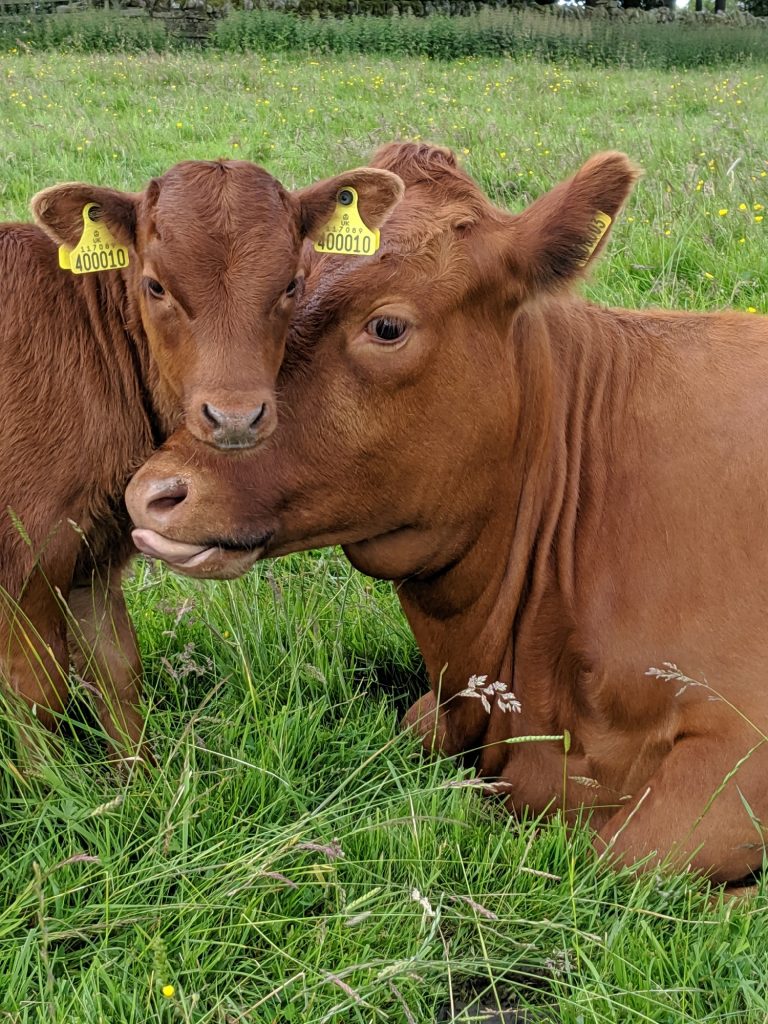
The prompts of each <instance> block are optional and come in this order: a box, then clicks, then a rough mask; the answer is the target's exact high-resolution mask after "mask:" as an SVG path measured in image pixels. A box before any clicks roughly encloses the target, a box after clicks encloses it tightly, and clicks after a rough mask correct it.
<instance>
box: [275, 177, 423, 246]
mask: <svg viewBox="0 0 768 1024" xmlns="http://www.w3.org/2000/svg"><path fill="white" fill-rule="evenodd" d="M343 188H353V189H354V190H355V191H356V192H357V208H358V210H359V212H360V216H361V217H362V218H363V221H364V222H365V224H366V225H367V227H369V228H371V229H374V228H380V227H381V225H382V224H383V223H384V221H385V220H386V219H387V217H389V215H390V213H391V212H392V210H393V209H394V208H395V207H396V206H397V204H398V203H399V202H400V200H401V199H402V198H403V193H404V192H405V185H403V182H402V180H401V179H400V178H399V177H398V176H397V175H396V174H392V173H391V171H384V170H377V169H375V168H373V167H358V168H357V170H354V171H347V172H346V173H344V174H339V175H337V176H336V177H335V178H328V179H327V180H326V181H320V182H318V183H317V184H316V185H309V186H308V187H307V188H302V189H299V190H298V191H297V192H294V193H293V195H294V197H295V199H296V200H297V201H298V203H299V209H300V211H301V212H300V216H301V229H302V233H303V234H304V235H305V236H308V237H309V238H311V239H313V240H314V239H316V238H318V237H319V236H320V235H321V234H322V231H323V228H324V227H325V225H326V224H327V223H328V221H329V220H330V219H331V215H332V214H333V211H334V210H335V209H336V202H337V197H338V194H339V192H340V191H341V189H343Z"/></svg>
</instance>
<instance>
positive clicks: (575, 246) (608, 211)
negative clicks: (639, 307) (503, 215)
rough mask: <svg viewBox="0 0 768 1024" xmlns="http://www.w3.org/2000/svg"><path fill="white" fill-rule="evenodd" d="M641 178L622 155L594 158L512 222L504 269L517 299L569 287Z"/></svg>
mask: <svg viewBox="0 0 768 1024" xmlns="http://www.w3.org/2000/svg"><path fill="white" fill-rule="evenodd" d="M639 175H640V172H639V170H638V168H637V167H635V165H634V164H633V163H632V162H631V161H630V160H629V158H628V157H626V156H625V155H624V154H623V153H610V152H609V153H598V154H597V155H596V156H593V157H592V158H591V159H590V160H588V161H587V162H586V163H585V164H584V166H583V167H582V168H581V170H580V171H579V172H578V173H577V174H575V175H574V176H573V177H572V178H569V179H568V181H563V182H561V183H560V184H559V185H556V186H555V188H553V189H552V191H551V192H547V193H546V194H545V195H543V196H541V198H539V199H537V200H536V202H534V203H533V204H532V205H531V206H529V207H528V209H527V210H524V211H523V212H522V213H521V214H518V215H517V216H516V217H513V218H512V222H511V231H510V230H509V226H508V227H507V229H506V232H505V233H506V237H507V243H506V245H505V249H506V254H507V259H506V263H507V267H508V269H509V271H510V272H511V273H512V275H513V279H514V280H515V281H519V282H520V284H521V286H522V289H523V291H524V293H525V295H524V296H521V297H526V296H527V295H530V294H531V293H536V292H539V291H553V290H555V289H557V288H559V287H561V286H563V285H567V284H568V283H569V282H571V281H573V280H574V279H575V278H576V277H578V276H579V275H581V274H582V273H583V272H584V271H585V269H586V268H587V266H589V265H590V264H591V263H593V262H594V260H595V259H596V258H597V256H598V255H599V253H600V252H601V250H602V248H603V246H604V245H605V243H606V241H607V240H608V235H609V234H610V227H611V224H612V222H613V220H614V218H615V217H616V215H617V214H618V213H619V211H620V210H621V208H622V206H623V205H624V203H625V201H626V199H627V197H628V196H629V194H630V192H631V191H632V187H633V185H634V183H635V181H637V178H638V177H639ZM609 218H610V219H609Z"/></svg>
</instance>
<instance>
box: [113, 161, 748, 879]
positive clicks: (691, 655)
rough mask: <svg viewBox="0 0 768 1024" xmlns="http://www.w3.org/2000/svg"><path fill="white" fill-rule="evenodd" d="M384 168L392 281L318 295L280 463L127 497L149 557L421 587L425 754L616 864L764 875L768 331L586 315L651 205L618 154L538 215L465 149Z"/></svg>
mask: <svg viewBox="0 0 768 1024" xmlns="http://www.w3.org/2000/svg"><path fill="white" fill-rule="evenodd" d="M374 162H375V164H377V165H378V166H382V167H387V168H389V169H391V170H395V171H397V173H398V174H399V175H400V176H401V177H402V178H403V179H404V181H405V182H406V196H405V199H404V200H403V202H402V203H401V204H400V205H399V206H398V208H397V209H396V211H395V212H394V214H393V216H392V218H391V219H390V220H389V221H388V222H387V225H386V227H385V230H384V244H383V246H382V250H381V252H380V253H379V254H378V255H376V256H375V257H373V258H370V259H366V260H363V261H355V260H348V261H344V260H343V259H342V258H334V259H330V258H327V257H325V258H323V259H321V260H320V261H319V264H318V265H317V267H316V268H314V269H313V271H312V273H311V274H310V276H309V278H308V281H307V292H306V298H305V300H304V302H303V304H302V305H301V307H300V308H299V309H298V310H297V312H296V317H295V330H294V333H293V336H292V338H291V340H290V341H289V344H288V349H287V356H286V361H285V363H284V368H283V371H282V372H281V376H280V383H279V387H280V393H281V395H282V396H283V398H282V399H281V401H283V402H284V408H285V410H286V413H287V414H286V415H285V416H284V417H282V419H281V423H280V426H279V427H278V429H277V431H276V433H275V435H274V437H273V438H272V439H271V441H270V443H269V444H268V445H267V446H266V447H265V448H264V449H263V450H261V451H260V452H258V453H255V454H253V455H247V456H242V457H223V456H220V455H216V454H215V453H212V452H210V451H209V450H207V449H206V448H205V447H204V446H202V445H200V444H198V443H197V442H196V441H195V439H194V438H192V437H190V436H189V435H188V434H186V433H184V432H183V431H182V432H179V433H178V434H176V435H174V437H173V438H172V439H171V440H170V441H169V442H168V444H167V446H166V448H165V449H164V450H163V451H162V452H160V453H158V454H157V455H155V456H154V457H153V458H152V459H151V460H150V461H149V462H148V463H147V464H146V465H145V466H144V467H143V468H142V469H141V470H140V471H139V472H138V473H137V475H136V476H135V477H134V479H133V482H132V483H131V485H130V487H129V491H128V498H127V501H128V508H129V511H130V513H131V515H132V517H133V520H134V522H135V523H136V525H137V527H138V529H137V530H136V531H135V533H134V539H135V541H136V543H137V545H138V546H139V547H140V548H141V549H142V550H144V551H145V552H148V553H150V554H154V555H157V556H159V557H165V558H166V559H167V560H168V561H169V562H170V563H171V564H173V565H175V567H176V568H178V569H179V570H180V571H181V572H186V573H187V574H189V575H196V576H221V577H225V576H230V575H235V574H237V573H240V572H243V571H244V570H245V569H246V568H247V567H248V566H249V565H251V564H252V563H253V562H254V561H255V560H256V559H258V558H263V557H265V556H275V555H282V554H286V553H288V552H291V551H297V550H300V549H303V548H309V547H317V546H322V545H328V544H342V545H344V549H345V551H346V553H347V555H348V557H349V558H350V560H351V561H352V563H353V565H355V566H356V567H357V568H359V569H360V570H362V571H363V572H365V573H368V574H370V575H372V576H376V577H380V578H385V579H392V580H394V581H395V582H396V587H397V593H398V596H399V598H400V600H401V602H402V605H403V608H404V610H405V614H406V615H407V617H408V620H409V622H410V624H411V626H412V628H413V631H414V634H415V636H416V639H417V641H418V643H419V646H420V648H421V650H422V653H423V655H424V658H425V660H426V663H427V667H428V670H429V673H430V677H431V680H432V690H433V692H432V694H431V695H429V696H428V697H426V698H423V699H422V701H421V702H419V705H417V706H416V708H415V709H414V710H413V711H412V712H411V714H410V716H409V718H410V721H411V722H415V721H417V720H419V719H421V723H420V727H421V730H422V732H423V734H424V735H425V742H427V744H430V743H431V742H432V741H433V739H435V740H436V741H437V743H438V744H439V746H440V747H441V748H442V749H443V750H445V751H447V752H450V753H454V752H458V751H465V750H475V751H477V761H478V766H479V769H480V771H481V772H482V773H483V774H484V775H485V776H490V777H496V778H499V779H501V780H502V782H503V786H504V787H505V788H506V791H507V792H508V794H509V796H508V802H509V806H510V807H511V808H514V809H521V808H531V809H532V810H533V811H534V812H542V811H545V810H550V811H552V810H554V809H556V808H558V807H564V808H565V809H566V811H567V812H568V813H569V814H570V815H572V816H575V815H576V813H577V812H578V810H579V809H580V808H583V807H592V808H593V809H594V813H593V815H592V823H593V825H594V826H595V827H596V828H597V830H598V839H597V845H598V847H599V848H600V849H606V848H607V849H608V850H609V852H610V854H611V856H615V857H616V858H617V859H621V860H624V861H625V862H630V861H635V860H636V859H639V858H646V857H647V858H649V860H648V861H647V863H657V862H658V861H659V860H660V859H662V858H665V857H667V856H670V858H671V863H674V864H678V865H682V864H691V865H692V866H693V867H694V868H695V869H697V870H700V871H703V872H706V873H708V874H710V875H711V876H712V877H713V878H715V879H719V880H728V879H738V878H740V877H742V876H744V875H746V874H747V873H748V872H749V871H750V870H751V869H754V868H756V867H757V866H758V865H760V863H761V861H762V858H763V852H764V839H765V823H766V822H768V784H767V782H768V747H767V746H766V740H765V737H766V729H768V632H767V630H766V622H767V621H768V544H766V540H765V534H766V523H767V519H766V516H767V515H768V448H767V447H766V444H765V425H766V423H767V422H768V321H767V320H766V319H765V318H760V317H756V316H747V315H740V314H737V313H715V314H689V313H669V312H662V311H653V312H636V311H633V310H620V309H605V308H601V307H598V306H594V305H591V304H590V303H588V302H586V301H584V300H583V299H582V298H579V297H578V296H576V295H573V294H571V293H570V292H569V286H570V285H572V284H573V283H574V282H575V281H576V280H577V279H578V278H579V276H580V274H581V271H582V267H583V265H584V264H585V263H586V262H587V261H588V259H589V258H590V255H591V251H593V250H595V247H597V248H598V249H599V247H600V245H601V244H602V243H603V241H604V235H603V237H600V236H601V232H603V231H604V229H605V226H606V224H607V222H608V218H613V217H615V215H616V213H617V212H618V211H619V209H620V207H621V206H622V204H623V203H624V201H625V199H626V197H627V195H628V194H629V192H630V189H631V188H632V185H633V182H634V180H635V177H636V175H635V170H634V168H633V167H632V165H631V164H630V163H629V161H628V160H627V159H626V157H624V156H623V155H621V154H618V153H604V154H601V155H598V156H596V157H594V158H593V159H591V160H590V161H589V162H588V163H587V164H586V165H585V166H584V167H583V168H582V169H581V171H579V173H578V174H577V175H576V176H575V177H574V178H572V179H571V180H570V181H567V182H564V183H563V184H560V185H558V186H557V187H556V188H555V189H553V190H552V191H551V192H549V193H548V194H546V195H544V196H542V197H541V198H540V199H538V200H537V201H536V202H535V203H534V204H533V205H532V206H530V207H529V208H528V209H527V210H525V211H524V212H523V213H521V214H520V215H518V216H512V215H510V214H507V213H505V212H502V211H501V210H498V209H496V208H494V207H493V206H491V205H490V204H489V202H488V201H487V200H486V198H485V197H484V196H483V195H482V193H481V192H480V191H479V189H478V188H477V187H476V185H475V184H474V183H473V182H472V181H471V180H470V179H469V178H467V177H466V175H464V174H463V173H462V172H461V171H460V170H458V169H457V167H456V166H455V163H454V160H453V158H452V157H451V155H450V154H448V153H447V152H446V151H444V150H440V149H430V148H428V147H421V146H400V147H397V146H395V147H388V148H385V149H384V150H383V151H382V152H380V153H379V155H378V157H377V159H376V160H375V161H374ZM605 215H607V217H606V216H605ZM665 663H667V664H668V663H674V665H676V666H678V668H679V670H680V673H686V674H687V675H688V676H690V677H692V679H695V680H696V681H691V680H690V679H689V680H686V679H685V678H677V673H676V671H675V670H674V669H672V668H667V667H666V665H665ZM654 669H658V670H659V671H658V672H654V671H653V670H654ZM665 676H666V677H665ZM436 702H437V705H438V711H437V714H435V711H434V709H435V704H436ZM566 733H567V734H568V735H569V739H570V749H569V752H568V755H567V760H566V761H565V762H564V747H565V743H564V741H563V740H562V739H556V738H554V739H551V740H548V741H546V740H545V741H538V742H520V743H512V744H510V742H509V741H510V740H515V739H517V738H520V737H529V736H534V737H535V736H551V737H562V736H564V735H565V734H566Z"/></svg>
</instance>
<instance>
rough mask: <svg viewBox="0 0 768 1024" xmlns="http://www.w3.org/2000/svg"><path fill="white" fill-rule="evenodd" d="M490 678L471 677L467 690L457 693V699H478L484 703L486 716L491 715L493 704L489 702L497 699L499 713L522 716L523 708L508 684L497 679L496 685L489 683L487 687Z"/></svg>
mask: <svg viewBox="0 0 768 1024" xmlns="http://www.w3.org/2000/svg"><path fill="white" fill-rule="evenodd" d="M487 679H488V676H470V677H469V680H468V681H467V687H466V689H465V690H460V691H459V692H458V693H457V695H456V696H457V697H477V698H478V700H480V701H482V703H483V708H484V709H485V712H486V714H488V715H490V713H491V702H490V701H489V700H488V698H489V697H495V698H497V700H496V705H497V707H498V709H499V711H502V712H507V711H515V712H517V714H520V712H521V711H522V709H523V707H522V704H521V703H520V701H519V700H518V699H517V697H516V696H515V695H514V693H513V692H512V691H511V690H508V687H507V684H506V683H502V682H501V680H500V679H497V680H496V682H495V683H488V685H487V686H486V680H487Z"/></svg>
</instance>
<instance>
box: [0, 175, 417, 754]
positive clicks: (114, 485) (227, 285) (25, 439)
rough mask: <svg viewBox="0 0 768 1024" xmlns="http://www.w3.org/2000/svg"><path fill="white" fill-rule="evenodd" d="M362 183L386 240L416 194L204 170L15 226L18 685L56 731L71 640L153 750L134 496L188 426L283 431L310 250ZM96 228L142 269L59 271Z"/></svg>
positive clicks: (1, 529) (47, 200)
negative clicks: (282, 388) (284, 375)
mask: <svg viewBox="0 0 768 1024" xmlns="http://www.w3.org/2000/svg"><path fill="white" fill-rule="evenodd" d="M350 186H351V187H354V188H355V189H356V190H357V192H358V195H359V203H360V210H361V213H362V215H363V217H364V218H366V219H367V220H368V222H369V225H370V226H376V225H378V224H380V223H381V222H382V221H383V219H384V218H385V217H386V215H387V213H388V211H389V209H390V208H391V207H392V206H393V204H394V203H395V202H396V201H397V200H398V198H399V196H400V193H401V191H402V183H401V182H400V181H399V179H397V178H396V177H395V176H394V175H392V174H389V173H387V172H382V171H380V170H379V171H377V170H371V169H369V168H362V169H360V170H358V171H350V172H349V173H347V174H343V175H340V176H339V177H338V178H334V179H332V180H329V181H325V182H322V183H319V184H317V185H313V186H311V187H309V188H305V189H301V190H299V191H297V192H287V191H286V190H285V189H284V188H283V187H282V186H281V185H280V183H279V182H278V181H276V180H275V179H274V178H273V177H272V176H271V175H269V174H268V173H267V172H266V171H264V170H263V169H262V168H260V167H257V166H255V165H254V164H250V163H246V162H202V161H200V162H187V163H182V164H178V165H177V166H175V167H173V168H171V169H170V170H169V171H168V172H167V173H165V174H164V175H162V177H160V178H157V179H155V180H154V181H152V182H150V184H149V185H148V187H147V188H146V189H145V191H144V192H141V193H138V194H129V193H125V192H117V191H114V190H111V189H107V188H100V187H96V186H92V185H81V184H77V185H75V184H70V185H58V186H55V187H54V188H49V189H46V190H45V191H44V192H41V193H40V194H39V195H38V196H36V197H35V199H34V200H33V203H32V208H33V211H34V214H35V218H36V219H37V221H38V223H39V225H40V227H34V226H32V225H28V224H6V225H2V226H0V310H2V314H1V315H0V386H1V387H2V393H3V396H4V398H3V427H2V431H0V480H1V481H2V483H1V484H0V677H5V678H6V679H7V681H9V682H10V685H11V687H12V688H13V689H14V690H15V691H16V692H17V693H19V694H20V695H21V696H22V697H23V698H24V700H26V702H27V703H28V704H29V705H31V706H32V707H33V708H34V709H36V713H37V714H38V716H39V717H41V718H42V719H43V720H44V721H46V722H47V723H51V722H52V720H53V714H54V713H56V712H58V711H60V710H61V708H62V706H63V703H64V701H65V699H66V695H67V673H68V666H69V659H68V655H67V632H68V630H67V625H69V626H70V627H71V628H70V630H69V632H70V639H73V638H74V639H75V643H74V645H73V646H74V648H75V650H74V654H75V656H76V658H75V660H76V665H77V667H78V669H79V671H80V672H81V674H83V675H84V677H85V678H86V679H87V680H89V681H90V682H91V683H92V684H96V686H97V688H98V691H99V695H98V698H97V700H98V704H99V710H100V714H101V719H102V722H103V725H104V728H105V729H106V730H107V732H108V733H109V735H110V737H111V739H112V741H113V742H114V744H115V746H116V747H117V748H118V749H119V750H122V751H126V750H135V748H136V746H137V744H138V741H139V738H140V735H141V730H142V723H141V719H140V716H139V712H138V708H137V702H138V695H139V675H140V662H139V655H138V652H137V649H136V643H135V640H134V636H133V631H132V628H131V624H130V622H129V619H128V616H127V613H126V609H125V604H124V602H123V598H122V593H121V591H120V579H119V577H120V569H121V568H122V566H123V565H124V563H125V562H126V560H127V558H128V557H129V554H130V553H131V551H132V548H131V544H130V537H129V534H128V529H127V527H128V521H127V518H126V515H125V510H124V507H123V502H122V492H123V489H124V486H125V483H126V481H127V480H128V478H129V476H130V474H131V473H132V472H133V470H134V469H135V468H136V466H137V465H139V463H140V462H141V461H142V460H143V459H145V458H146V457H147V456H148V455H149V453H150V451H151V450H152V448H153V447H155V446H156V445H157V444H158V443H159V442H160V441H162V440H163V438H164V437H166V436H167V435H168V433H170V431H171V429H172V428H173V426H174V425H176V424H177V423H178V422H179V420H180V419H181V418H183V420H184V422H185V423H186V425H187V426H188V428H189V429H190V430H191V431H192V432H193V433H194V434H195V435H196V436H197V437H198V438H199V439H200V440H201V441H204V442H208V443H209V444H210V445H212V446H215V447H221V448H241V447H247V446H252V445H254V444H256V443H258V442H260V441H262V440H263V439H264V438H265V437H267V436H269V434H270V433H271V432H272V431H273V430H274V428H275V425H276V422H277V418H276V412H275V398H274V383H275V378H276V375H277V371H278V368H279V365H280V362H281V360H282V355H283V348H284V341H285V334H286V331H287V328H288V320H289V316H290V313H291V310H292V306H293V302H294V294H295V293H296V291H297V289H298V288H299V287H300V284H301V282H300V281H298V280H297V275H298V274H299V272H300V251H301V246H302V243H303V241H304V239H305V238H306V237H307V236H310V237H315V236H316V235H317V234H318V233H319V232H320V230H321V229H322V227H323V226H324V224H325V223H326V222H327V220H328V218H329V217H330V216H331V214H332V212H333V210H334V209H335V207H336V202H337V194H338V192H339V190H340V189H341V188H343V187H350ZM90 204H95V209H94V208H90ZM86 207H89V210H90V212H88V211H87V210H86ZM84 211H85V212H84ZM84 216H86V217H88V218H89V220H90V221H91V223H92V224H93V225H95V227H96V229H98V230H99V231H100V232H101V237H102V238H103V233H104V231H105V229H106V231H108V232H109V234H110V235H111V238H112V239H113V240H114V241H115V242H116V243H119V245H120V246H122V247H124V249H125V250H127V257H128V260H129V262H128V265H127V266H123V265H124V263H125V257H126V253H125V252H122V251H121V253H120V258H119V260H115V259H114V252H115V250H114V249H113V250H112V253H113V256H112V262H117V263H118V266H119V267H122V269H115V270H105V271H103V272H98V273H88V274H83V275H82V276H76V275H74V274H72V273H70V272H68V271H67V270H65V269H60V267H59V265H58V262H57V248H56V244H55V243H58V244H63V245H65V246H66V247H67V249H68V250H72V249H73V247H75V246H76V244H77V243H78V240H79V238H80V235H81V233H82V231H83V225H84V223H85V221H84ZM41 228H42V230H41ZM76 255H77V250H75V251H74V252H71V254H70V256H69V257H68V259H69V260H70V265H72V263H73V262H74V260H75V259H76ZM81 262H82V261H81ZM89 265H90V260H89ZM67 603H68V605H69V609H68V610H67V609H66V604H67Z"/></svg>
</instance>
